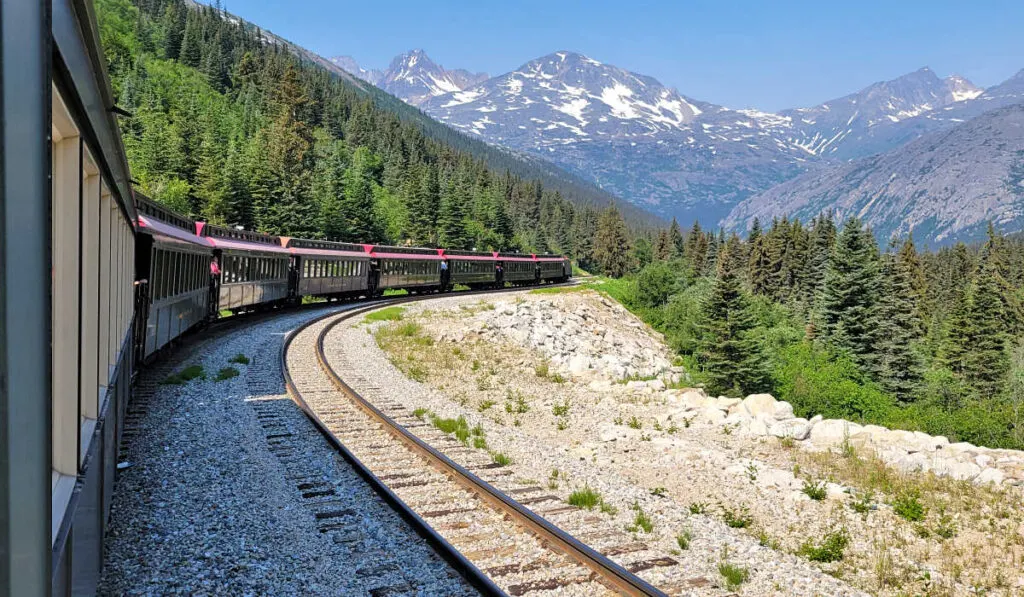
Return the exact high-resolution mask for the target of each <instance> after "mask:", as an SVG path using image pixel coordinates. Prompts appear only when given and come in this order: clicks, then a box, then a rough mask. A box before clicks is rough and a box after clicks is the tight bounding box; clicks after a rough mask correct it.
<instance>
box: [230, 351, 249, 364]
mask: <svg viewBox="0 0 1024 597" xmlns="http://www.w3.org/2000/svg"><path fill="white" fill-rule="evenodd" d="M228 362H229V363H237V364H239V365H248V364H249V357H247V356H245V355H244V354H242V353H238V354H236V355H235V356H233V357H231V358H230V359H228Z"/></svg>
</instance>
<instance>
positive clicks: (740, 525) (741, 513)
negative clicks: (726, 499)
mask: <svg viewBox="0 0 1024 597" xmlns="http://www.w3.org/2000/svg"><path fill="white" fill-rule="evenodd" d="M722 520H723V521H724V522H725V525H726V526H727V527H730V528H733V529H744V528H747V527H749V526H750V524H751V523H752V522H754V518H753V517H752V516H751V515H750V508H747V507H746V506H742V507H740V508H739V509H737V510H732V509H730V508H727V507H725V506H722Z"/></svg>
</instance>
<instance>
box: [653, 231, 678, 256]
mask: <svg viewBox="0 0 1024 597" xmlns="http://www.w3.org/2000/svg"><path fill="white" fill-rule="evenodd" d="M673 251H675V247H674V246H673V245H672V238H671V237H670V236H669V233H668V231H667V230H662V231H660V232H658V240H657V241H656V242H655V243H654V258H655V259H657V260H659V261H668V260H669V259H671V258H672V253H673Z"/></svg>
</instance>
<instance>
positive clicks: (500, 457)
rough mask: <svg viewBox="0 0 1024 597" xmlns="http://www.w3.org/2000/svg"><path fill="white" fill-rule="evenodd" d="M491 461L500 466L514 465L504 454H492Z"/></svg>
mask: <svg viewBox="0 0 1024 597" xmlns="http://www.w3.org/2000/svg"><path fill="white" fill-rule="evenodd" d="M491 461H492V462H494V464H497V465H498V466H508V465H510V464H512V459H511V458H509V457H508V456H507V455H506V454H505V453H503V452H491Z"/></svg>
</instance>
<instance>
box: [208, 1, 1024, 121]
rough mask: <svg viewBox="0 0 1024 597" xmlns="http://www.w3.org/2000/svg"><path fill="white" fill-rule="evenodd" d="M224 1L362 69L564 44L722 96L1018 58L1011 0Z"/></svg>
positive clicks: (977, 76)
mask: <svg viewBox="0 0 1024 597" xmlns="http://www.w3.org/2000/svg"><path fill="white" fill-rule="evenodd" d="M225 8H227V9H228V10H229V11H231V12H233V13H236V14H239V15H241V16H242V17H243V18H245V19H247V20H250V21H253V22H255V23H256V24H258V25H260V26H262V27H264V28H266V29H269V30H271V31H273V32H274V33H276V34H278V35H281V36H283V37H285V38H287V39H289V40H291V41H293V42H296V43H298V44H300V45H303V46H305V47H307V48H309V49H311V50H313V51H315V52H317V53H319V54H322V55H324V56H335V55H340V54H348V55H351V56H353V57H354V58H355V59H356V60H358V61H359V63H360V64H362V65H364V66H369V67H376V68H381V67H384V66H386V65H387V63H388V62H389V61H390V59H391V58H392V57H394V56H395V55H397V54H399V53H401V52H404V51H406V50H409V49H413V48H423V49H424V50H426V52H427V54H429V55H430V57H431V58H432V59H434V61H436V62H438V63H439V64H441V65H443V66H445V67H447V68H466V69H469V70H472V71H486V72H487V73H489V74H491V75H496V74H501V73H504V72H508V71H510V70H513V69H515V68H516V67H518V66H519V65H521V64H522V63H524V62H527V61H528V60H531V59H533V58H536V57H539V56H542V55H545V54H549V53H551V52H553V51H556V50H574V51H578V52H581V53H583V54H586V55H588V56H590V57H592V58H594V59H596V60H600V61H602V62H607V63H610V64H614V65H616V66H620V67H623V68H627V69H629V70H632V71H635V72H639V73H642V74H646V75H651V76H653V77H655V78H657V79H658V80H660V81H661V82H662V83H664V84H666V85H669V86H672V87H675V88H676V89H678V90H679V91H680V92H681V93H683V94H685V95H688V96H690V97H693V98H695V99H699V100H704V101H710V102H714V103H719V104H724V105H727V106H730V107H735V108H760V109H763V110H779V109H782V108H788V107H797V106H805V105H813V104H817V103H820V102H823V101H825V100H828V99H831V98H834V97H839V96H842V95H845V94H847V93H850V92H852V91H855V90H857V89H860V88H862V87H864V86H866V85H869V84H871V83H873V82H875V81H880V80H884V79H891V78H894V77H897V76H899V75H901V74H904V73H907V72H910V71H913V70H916V69H918V68H920V67H922V66H930V67H931V68H932V70H934V71H935V72H936V73H937V74H938V75H939V76H946V75H948V74H951V73H959V74H961V75H963V76H966V77H967V78H968V79H971V80H972V81H974V83H975V84H977V85H981V86H984V87H987V86H991V85H994V84H996V83H999V82H1000V81H1003V80H1004V79H1006V78H1008V77H1010V76H1012V75H1013V74H1014V73H1016V72H1017V71H1019V70H1021V69H1022V68H1024V1H1022V0H1013V1H1011V0H975V1H971V0H960V1H952V0H933V1H929V2H924V1H921V0H888V1H886V2H879V1H875V0H864V1H836V0H818V1H817V2H808V1H797V0H792V1H789V0H774V1H772V0H744V1H738V0H732V1H730V0H719V1H704V0H699V1H693V0H677V1H670V0H660V1H629V0H625V1H623V0H620V1H617V2H611V1H605V0H593V1H590V2H584V1H577V0H572V1H560V0H546V1H540V0H525V1H516V2H494V1H487V0H483V1H467V0H435V1H433V2H424V1H422V0H419V1H410V0H390V1H386V2H381V1H376V2H375V1H360V2H351V1H340V2H339V1H337V0H334V1H331V0H292V1H290V2H282V1H280V0H227V1H226V2H225Z"/></svg>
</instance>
